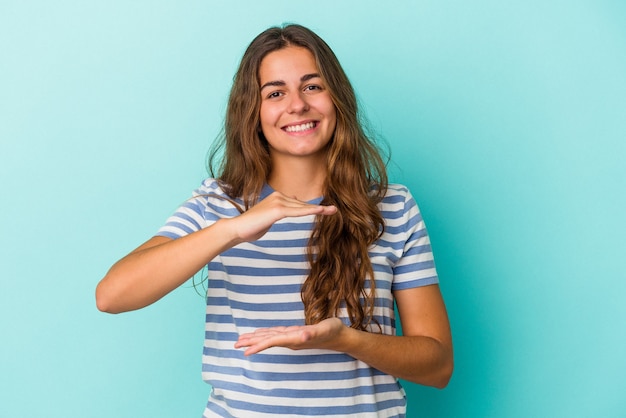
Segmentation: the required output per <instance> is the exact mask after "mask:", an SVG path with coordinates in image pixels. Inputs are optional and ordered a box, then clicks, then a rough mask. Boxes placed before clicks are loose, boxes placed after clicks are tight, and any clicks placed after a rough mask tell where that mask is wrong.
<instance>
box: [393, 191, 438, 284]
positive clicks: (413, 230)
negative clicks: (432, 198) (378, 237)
mask: <svg viewBox="0 0 626 418" xmlns="http://www.w3.org/2000/svg"><path fill="white" fill-rule="evenodd" d="M405 192H406V194H405V199H404V209H403V219H404V236H405V242H404V248H403V251H402V256H401V257H400V259H399V260H398V261H397V263H396V264H395V266H394V268H393V274H394V278H393V285H392V290H402V289H410V288H414V287H420V286H426V285H430V284H436V283H439V277H438V275H437V270H436V268H435V260H434V256H433V252H432V248H431V245H430V237H429V235H428V231H427V229H426V224H425V223H424V220H423V219H422V214H421V212H420V210H419V208H418V206H417V203H416V202H415V200H414V199H413V196H412V195H411V193H410V192H409V191H408V190H406V189H405Z"/></svg>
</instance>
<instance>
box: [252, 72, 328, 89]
mask: <svg viewBox="0 0 626 418" xmlns="http://www.w3.org/2000/svg"><path fill="white" fill-rule="evenodd" d="M312 78H321V76H320V75H319V74H318V73H311V74H305V75H303V76H302V77H300V82H305V81H309V80H310V79H312ZM285 85H287V83H285V82H284V81H283V80H275V81H268V82H267V83H265V84H263V85H262V86H261V90H263V89H264V88H265V87H270V86H278V87H282V86H285Z"/></svg>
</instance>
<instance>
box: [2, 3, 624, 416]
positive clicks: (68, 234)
mask: <svg viewBox="0 0 626 418" xmlns="http://www.w3.org/2000/svg"><path fill="white" fill-rule="evenodd" d="M285 21H292V22H298V23H301V24H304V25H307V26H309V27H310V28H312V29H314V30H315V31H317V32H318V33H319V34H320V35H321V36H322V37H323V38H325V39H326V40H327V42H328V43H329V44H330V45H331V47H333V49H334V50H335V52H336V53H337V55H338V57H339V58H340V60H341V62H342V64H343V65H344V67H345V69H346V71H347V72H348V75H349V76H350V77H351V80H352V81H353V84H354V86H355V88H356V90H357V91H358V93H359V97H360V99H361V101H362V102H363V106H364V110H365V112H366V113H367V115H368V116H369V118H370V120H371V123H372V126H373V128H374V129H375V130H376V131H377V132H379V133H380V136H381V137H382V138H383V139H384V140H385V141H387V143H388V144H389V145H390V147H391V150H392V153H393V160H394V164H393V165H392V166H391V167H390V173H391V177H392V180H394V181H397V182H403V183H405V184H407V185H408V186H409V187H410V188H411V189H412V191H413V193H414V195H415V196H416V198H417V200H418V202H419V204H420V206H421V209H422V211H423V213H424V216H425V218H426V221H427V224H428V226H429V230H430V233H431V235H432V241H433V246H434V249H435V256H436V260H437V265H438V269H439V272H440V275H441V280H442V290H443V292H444V296H445V298H446V302H447V306H448V309H449V314H450V319H451V323H452V327H453V334H454V342H455V357H456V370H455V374H454V376H453V378H452V381H451V382H450V385H449V386H448V388H446V389H445V390H443V391H439V390H436V389H430V388H423V387H419V386H417V385H413V384H406V389H407V392H408V395H409V405H410V406H409V417H418V416H423V417H529V416H545V417H560V416H567V417H591V416H594V417H595V416H601V417H618V416H626V397H624V389H625V387H626V377H625V374H626V355H625V353H624V347H625V346H626V329H625V324H626V321H625V319H626V304H625V303H623V301H621V299H623V298H624V296H625V295H626V283H625V279H626V274H625V272H624V260H625V258H626V257H625V256H626V239H625V234H626V228H625V224H626V223H625V222H624V218H623V208H624V206H625V204H626V197H625V195H626V194H625V193H624V191H625V189H626V188H625V186H626V185H625V179H626V164H625V162H624V157H625V155H624V154H625V146H624V141H625V140H626V122H625V121H626V24H625V22H626V5H625V3H624V2H622V1H617V0H615V1H609V0H600V1H591V0H589V1H576V0H573V1H559V0H556V1H549V2H546V1H538V0H529V1H512V2H502V1H495V0H477V1H473V2H467V1H446V0H438V1H426V0H420V1H410V2H409V1H397V2H388V3H383V2H380V1H376V2H374V1H364V0H360V1H336V0H333V1H326V0H322V1H318V2H315V3H301V2H294V1H278V0H269V1H258V2H252V1H250V2H223V1H215V2H209V1H187V2H175V1H147V0H143V1H107V2H104V1H102V2H95V1H94V2H85V1H68V0H60V1H55V2H44V1H23V2H16V1H9V0H2V1H1V2H0V118H1V120H0V139H1V143H0V144H1V145H0V184H1V185H2V186H1V187H2V192H1V194H0V195H1V196H2V205H1V206H0V208H1V209H0V210H1V216H0V222H1V230H2V233H1V234H0V257H1V267H0V275H1V286H2V287H1V292H0V310H1V315H0V335H1V336H2V337H1V338H2V344H0V379H1V380H0V385H1V386H2V387H1V390H0V393H2V395H1V397H2V401H0V416H2V417H25V416H46V417H53V418H56V417H59V418H60V417H64V418H65V417H93V418H99V417H118V418H124V417H129V418H130V417H133V418H136V417H148V416H150V417H193V416H200V415H201V412H202V410H203V408H204V403H205V401H206V398H207V394H208V390H209V388H208V386H206V385H205V384H204V383H202V381H201V379H200V360H201V359H200V357H201V346H202V337H203V311H204V307H203V303H204V302H203V299H202V298H201V297H199V296H198V295H197V294H196V293H195V291H194V289H193V288H192V287H190V286H188V285H186V286H184V287H181V288H180V289H178V290H176V291H174V292H173V293H172V294H171V295H168V296H167V297H166V298H164V299H163V300H161V301H160V302H158V303H157V304H155V305H153V306H150V307H148V308H146V309H144V310H141V311H138V312H131V313H127V314H123V315H118V316H112V315H105V314H102V313H99V312H98V311H97V310H96V308H95V303H94V297H93V293H94V288H95V286H96V284H97V282H98V281H99V280H100V278H101V277H102V276H103V275H104V274H105V272H106V271H107V269H108V268H109V267H110V265H111V264H113V262H115V261H116V260H117V259H118V258H120V257H121V256H123V255H124V254H126V253H127V252H128V251H130V250H131V249H133V248H134V247H136V246H137V245H138V244H140V243H141V242H143V241H144V240H146V239H148V238H149V237H150V236H151V234H152V233H153V232H154V231H155V230H156V229H157V228H158V227H159V226H160V225H161V224H162V223H163V221H164V220H165V218H166V217H167V216H169V214H170V213H171V212H172V211H173V210H174V209H175V208H176V207H177V206H178V204H179V203H181V202H182V201H183V200H185V199H186V198H187V197H188V196H189V193H190V192H191V190H192V189H194V188H195V187H196V186H197V185H198V184H199V183H200V181H201V180H202V179H203V178H204V177H205V176H206V170H205V156H206V152H207V150H208V148H209V145H210V143H211V142H212V141H213V139H214V138H215V136H216V135H217V134H218V132H219V129H220V125H221V122H222V118H223V114H224V109H225V104H226V98H227V94H228V89H229V87H230V83H231V80H232V75H233V74H234V71H235V68H236V65H237V63H238V61H239V59H240V57H241V54H242V53H243V50H244V49H245V47H246V46H247V44H248V43H249V42H250V41H251V39H252V38H253V37H254V36H255V35H256V34H257V33H259V32H260V31H262V30H263V29H265V28H266V27H268V26H271V25H274V24H280V23H282V22H285Z"/></svg>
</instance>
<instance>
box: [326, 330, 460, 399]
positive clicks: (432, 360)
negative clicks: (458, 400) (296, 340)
mask: <svg viewBox="0 0 626 418" xmlns="http://www.w3.org/2000/svg"><path fill="white" fill-rule="evenodd" d="M343 334H344V335H343V336H340V338H339V339H338V342H339V346H338V347H336V349H337V350H339V351H343V352H345V353H347V354H349V355H351V356H353V357H354V358H356V359H358V360H361V361H363V362H364V363H367V364H368V365H370V366H372V367H374V368H375V369H378V370H380V371H382V372H385V373H387V374H390V375H392V376H395V377H398V378H401V379H405V380H408V381H411V382H415V383H419V384H422V385H427V386H434V387H438V388H443V387H445V386H446V385H447V384H448V381H449V379H450V376H451V375H452V369H453V358H452V348H451V346H450V345H448V344H445V343H443V342H441V341H438V340H436V339H434V338H431V337H427V336H392V335H383V334H377V333H371V332H364V331H358V330H355V329H352V328H347V327H346V328H345V329H344V330H343Z"/></svg>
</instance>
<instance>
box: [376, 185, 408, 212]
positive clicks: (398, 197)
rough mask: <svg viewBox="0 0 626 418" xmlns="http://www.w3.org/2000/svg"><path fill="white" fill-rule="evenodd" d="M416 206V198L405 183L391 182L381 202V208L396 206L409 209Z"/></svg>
mask: <svg viewBox="0 0 626 418" xmlns="http://www.w3.org/2000/svg"><path fill="white" fill-rule="evenodd" d="M412 206H415V199H413V195H412V194H411V191H410V190H409V188H408V187H406V186H405V185H403V184H397V183H390V184H389V185H388V186H387V191H386V193H385V196H384V197H383V200H382V202H381V209H383V210H384V209H389V208H390V207H396V208H397V209H402V208H404V209H408V208H409V207H412Z"/></svg>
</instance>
